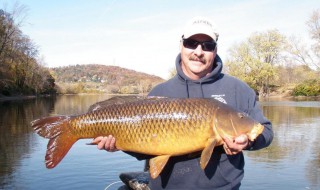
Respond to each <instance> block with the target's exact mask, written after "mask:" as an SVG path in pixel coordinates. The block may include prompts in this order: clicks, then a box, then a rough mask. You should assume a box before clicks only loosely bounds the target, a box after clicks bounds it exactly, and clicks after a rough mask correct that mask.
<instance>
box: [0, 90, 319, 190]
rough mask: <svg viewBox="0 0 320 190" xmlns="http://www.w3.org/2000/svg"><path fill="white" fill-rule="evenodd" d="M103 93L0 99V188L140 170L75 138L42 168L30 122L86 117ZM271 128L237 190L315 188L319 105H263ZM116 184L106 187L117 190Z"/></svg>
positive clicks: (41, 149) (108, 180)
mask: <svg viewBox="0 0 320 190" xmlns="http://www.w3.org/2000/svg"><path fill="white" fill-rule="evenodd" d="M107 98H110V96H107V95H74V96H71V95H70V96H58V97H55V98H52V97H51V98H50V97H47V98H38V99H28V100H16V101H0V116H1V117H0V189H23V190H24V189H26V190H33V189H98V190H100V189H101V190H103V189H105V188H106V187H107V186H108V185H110V184H112V183H117V182H118V181H119V177H118V176H119V174H120V173H122V172H128V171H141V170H142V168H143V165H144V162H143V161H137V160H136V159H135V158H133V157H131V156H129V155H127V154H125V153H123V152H120V151H118V152H115V153H108V152H106V151H99V150H97V149H96V147H95V146H88V145H86V143H88V142H90V140H88V139H87V140H80V141H78V142H77V143H76V144H75V145H74V146H73V148H72V149H71V150H70V151H69V153H68V154H67V156H66V157H65V158H64V159H63V161H62V162H61V163H60V164H59V165H58V166H57V167H56V168H54V169H47V168H46V167H45V164H44V155H45V151H46V146H47V142H48V140H47V139H44V138H41V137H39V136H38V135H37V134H35V133H34V132H33V130H32V128H31V127H30V122H31V121H32V120H34V119H37V118H40V117H44V116H50V115H70V114H80V113H85V112H86V110H87V109H88V108H89V106H90V105H92V104H93V103H95V102H97V101H101V100H105V99H107ZM260 104H261V107H262V109H263V112H264V114H265V115H266V117H267V118H269V119H270V120H271V121H272V123H273V127H274V132H275V137H274V140H273V142H272V144H271V146H269V147H268V148H265V149H262V150H259V151H251V152H249V151H245V160H246V165H245V177H244V180H243V182H242V186H241V189H255V190H259V189H261V190H264V189H279V190H280V189H281V190H285V189H288V190H289V189H290V190H303V189H320V143H319V142H318V139H317V137H320V102H319V101H289V100H286V101H283V100H282V101H262V102H260ZM120 185H121V184H120V183H117V184H115V185H113V186H111V187H110V188H109V189H117V187H119V186H120Z"/></svg>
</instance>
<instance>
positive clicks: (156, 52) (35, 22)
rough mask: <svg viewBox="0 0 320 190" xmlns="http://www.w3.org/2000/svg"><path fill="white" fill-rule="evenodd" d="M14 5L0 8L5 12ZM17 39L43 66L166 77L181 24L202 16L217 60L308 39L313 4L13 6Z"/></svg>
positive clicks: (23, 0)
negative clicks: (213, 37)
mask: <svg viewBox="0 0 320 190" xmlns="http://www.w3.org/2000/svg"><path fill="white" fill-rule="evenodd" d="M14 2H15V1H12V0H0V7H3V5H4V4H7V6H6V7H7V9H8V10H10V8H11V7H12V6H13V4H14ZM17 2H19V3H20V4H22V5H25V6H26V7H27V9H28V11H27V18H26V20H25V23H24V25H23V27H22V28H21V29H22V31H23V33H24V34H26V35H28V36H29V37H30V38H31V39H32V40H33V41H34V43H35V44H36V45H38V46H39V50H40V55H41V56H42V57H43V58H44V61H45V63H46V66H48V67H57V66H65V65H75V64H92V63H95V64H104V65H116V66H120V67H124V68H128V69H134V70H136V71H142V72H146V73H148V74H154V75H157V76H160V77H163V78H167V77H168V73H169V70H170V69H172V68H173V67H174V61H175V57H176V55H177V54H178V53H179V41H180V38H181V35H182V31H183V28H184V25H185V23H186V22H187V21H188V20H189V19H191V18H192V17H194V16H206V17H209V18H211V20H213V21H214V22H215V23H216V25H217V27H218V30H219V33H220V37H219V41H218V54H219V55H220V56H221V58H222V60H225V59H226V57H227V56H228V49H229V48H230V47H232V45H233V44H235V43H239V42H241V41H243V40H245V39H246V38H248V37H249V36H250V35H251V34H252V33H254V32H264V31H267V30H271V29H278V30H279V31H280V32H281V33H282V34H284V35H286V36H288V37H289V36H291V35H296V36H299V37H301V38H303V39H304V40H307V39H308V32H307V27H306V24H305V23H306V21H307V20H308V18H309V17H310V15H311V13H312V11H314V10H316V9H320V2H319V0H304V1H302V0H238V1H236V0H211V1H210V0H201V1H200V0H181V1H180V0H179V1H178V0H177V1H174V0H154V1H152V0H149V1H147V0H141V1H138V0H137V1H131V0H90V1H89V0H54V1H53V0H20V1H17Z"/></svg>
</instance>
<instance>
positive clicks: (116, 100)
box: [88, 96, 165, 112]
mask: <svg viewBox="0 0 320 190" xmlns="http://www.w3.org/2000/svg"><path fill="white" fill-rule="evenodd" d="M160 98H165V97H160V96H150V97H144V96H115V97H112V98H110V99H108V100H104V101H101V102H97V103H95V104H93V105H91V106H90V107H89V110H88V112H93V111H97V110H100V109H103V108H105V107H107V106H110V105H119V104H124V103H128V102H135V101H140V100H157V99H160Z"/></svg>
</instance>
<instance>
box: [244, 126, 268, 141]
mask: <svg viewBox="0 0 320 190" xmlns="http://www.w3.org/2000/svg"><path fill="white" fill-rule="evenodd" d="M263 129H264V126H263V125H261V124H260V123H257V124H255V125H254V127H253V128H252V129H251V131H250V132H249V133H248V134H247V135H248V138H249V140H250V141H254V140H255V139H256V138H257V137H258V136H259V135H260V134H261V133H262V131H263Z"/></svg>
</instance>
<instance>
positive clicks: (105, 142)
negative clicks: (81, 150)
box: [92, 135, 118, 152]
mask: <svg viewBox="0 0 320 190" xmlns="http://www.w3.org/2000/svg"><path fill="white" fill-rule="evenodd" d="M92 144H97V148H98V149H99V150H102V149H104V150H106V151H108V152H115V151H118V149H117V148H116V139H115V138H114V137H113V136H112V135H109V136H106V137H104V136H99V137H96V138H95V139H93V141H92Z"/></svg>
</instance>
